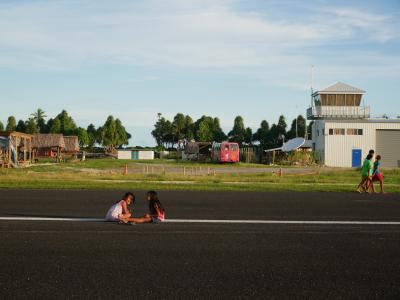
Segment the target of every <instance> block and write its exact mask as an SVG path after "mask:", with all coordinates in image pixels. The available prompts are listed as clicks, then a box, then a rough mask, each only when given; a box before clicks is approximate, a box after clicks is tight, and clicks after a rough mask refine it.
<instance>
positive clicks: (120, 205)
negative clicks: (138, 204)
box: [106, 192, 135, 223]
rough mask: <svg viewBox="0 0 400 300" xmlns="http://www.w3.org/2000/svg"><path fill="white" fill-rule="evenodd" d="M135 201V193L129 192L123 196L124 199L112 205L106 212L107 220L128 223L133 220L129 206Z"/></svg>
mask: <svg viewBox="0 0 400 300" xmlns="http://www.w3.org/2000/svg"><path fill="white" fill-rule="evenodd" d="M134 202H135V195H133V194H132V193H131V192H128V193H126V194H125V195H124V197H122V200H120V201H118V202H117V203H115V204H114V205H113V206H111V207H110V209H109V210H108V212H107V214H106V221H111V222H120V223H128V222H132V221H133V218H131V216H132V213H131V212H130V210H129V206H130V205H131V204H133V203H134Z"/></svg>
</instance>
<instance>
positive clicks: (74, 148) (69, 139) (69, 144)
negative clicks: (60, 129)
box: [63, 136, 80, 156]
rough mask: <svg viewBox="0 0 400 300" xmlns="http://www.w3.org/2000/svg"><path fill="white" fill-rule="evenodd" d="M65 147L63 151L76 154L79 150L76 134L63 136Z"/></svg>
mask: <svg viewBox="0 0 400 300" xmlns="http://www.w3.org/2000/svg"><path fill="white" fill-rule="evenodd" d="M64 144H65V148H64V150H63V153H65V154H68V155H74V156H76V155H77V153H78V152H79V150H80V148H79V141H78V137H77V136H64Z"/></svg>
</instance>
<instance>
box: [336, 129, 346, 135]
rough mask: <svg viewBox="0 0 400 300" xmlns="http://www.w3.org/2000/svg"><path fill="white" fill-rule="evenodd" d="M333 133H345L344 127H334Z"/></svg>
mask: <svg viewBox="0 0 400 300" xmlns="http://www.w3.org/2000/svg"><path fill="white" fill-rule="evenodd" d="M334 134H335V135H344V134H345V130H344V128H335V130H334Z"/></svg>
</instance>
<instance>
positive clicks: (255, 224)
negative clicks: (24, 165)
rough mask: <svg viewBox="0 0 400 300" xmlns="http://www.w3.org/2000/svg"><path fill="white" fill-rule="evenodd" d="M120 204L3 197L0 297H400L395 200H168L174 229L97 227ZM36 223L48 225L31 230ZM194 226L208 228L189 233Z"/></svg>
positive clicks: (279, 196)
mask: <svg viewBox="0 0 400 300" xmlns="http://www.w3.org/2000/svg"><path fill="white" fill-rule="evenodd" d="M121 194H122V192H118V191H9V190H1V191H0V295H1V297H2V298H4V299H12V298H14V299H17V298H24V299H45V298H46V299H47V298H53V299H54V298H61V299H71V298H72V299H73V298H77V299H82V298H90V299H111V298H113V299H116V298H119V299H135V298H144V299H247V298H252V299H338V298H341V299H394V298H398V297H399V295H400V287H399V279H400V225H398V224H397V223H398V222H400V198H399V196H397V195H382V196H381V195H359V194H355V193H354V194H345V193H293V192H287V193H283V192H280V193H249V192H246V193H241V192H161V193H160V199H161V201H162V203H163V204H164V206H165V207H166V211H167V218H168V219H173V220H176V222H171V223H164V224H144V225H133V226H129V225H118V224H113V223H105V222H101V221H96V220H93V218H96V219H102V218H103V217H104V214H105V211H106V210H107V209H108V207H109V206H110V205H111V204H112V203H113V202H114V201H116V200H118V199H119V198H120V196H121ZM135 194H136V195H137V198H138V199H137V203H136V206H135V214H137V215H140V214H143V213H144V212H145V211H146V206H145V205H146V202H145V200H144V192H135ZM32 217H33V218H40V220H25V219H27V218H32ZM1 218H11V220H5V219H1ZM12 218H19V219H14V220H12ZM49 218H53V219H55V220H51V219H50V220H49ZM65 218H68V219H72V220H76V218H80V219H81V220H80V221H71V220H64V221H62V220H61V219H65ZM57 219H60V220H57ZM88 220H92V221H90V222H89V221H88ZM196 220H197V221H198V220H206V221H207V220H208V221H209V223H192V222H189V221H193V222H196ZM210 220H211V221H210ZM215 220H218V221H219V222H213V221H215ZM243 221H246V222H243ZM249 221H250V222H249ZM259 221H268V222H269V223H262V222H259ZM301 221H305V222H303V223H302V222H301ZM390 222H394V223H393V224H390ZM368 223H371V224H368Z"/></svg>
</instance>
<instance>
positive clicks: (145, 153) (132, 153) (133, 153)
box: [117, 149, 154, 160]
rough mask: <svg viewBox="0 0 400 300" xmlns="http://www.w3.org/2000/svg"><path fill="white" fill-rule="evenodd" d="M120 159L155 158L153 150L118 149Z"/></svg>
mask: <svg viewBox="0 0 400 300" xmlns="http://www.w3.org/2000/svg"><path fill="white" fill-rule="evenodd" d="M117 157H118V159H133V160H152V159H154V151H153V150H138V149H132V150H118V154H117Z"/></svg>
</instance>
